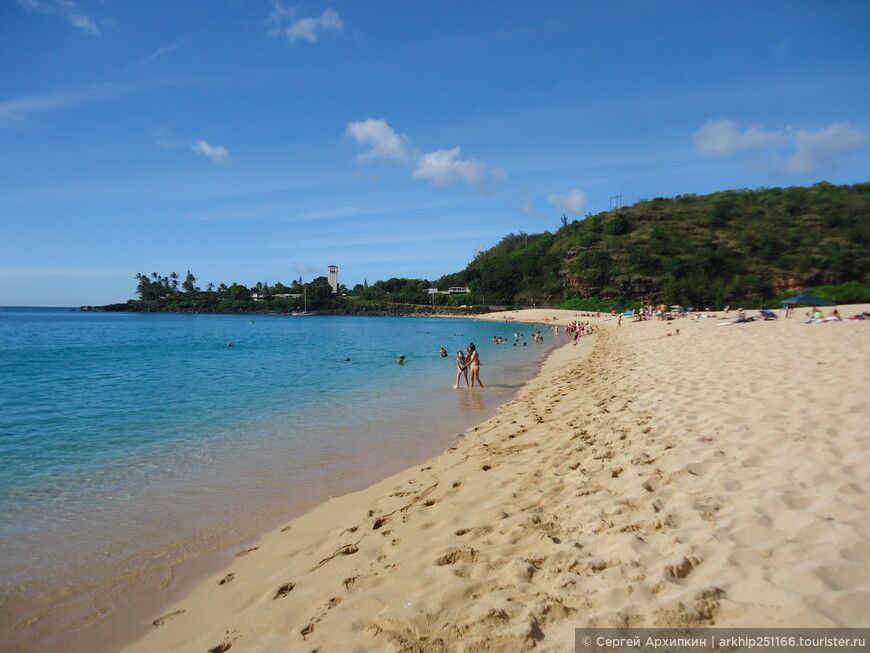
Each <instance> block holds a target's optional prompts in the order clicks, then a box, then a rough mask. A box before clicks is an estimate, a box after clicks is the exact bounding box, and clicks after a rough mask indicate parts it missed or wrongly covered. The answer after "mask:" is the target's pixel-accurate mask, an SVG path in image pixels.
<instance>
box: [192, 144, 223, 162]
mask: <svg viewBox="0 0 870 653" xmlns="http://www.w3.org/2000/svg"><path fill="white" fill-rule="evenodd" d="M191 149H192V150H193V151H194V152H197V153H199V154H204V155H205V156H207V157H208V158H209V159H211V160H212V161H214V162H215V163H229V162H230V161H231V159H230V153H229V152H228V151H227V148H225V147H224V146H223V145H212V144H211V143H209V142H207V141H197V142H196V143H194V144H193V145H192V146H191Z"/></svg>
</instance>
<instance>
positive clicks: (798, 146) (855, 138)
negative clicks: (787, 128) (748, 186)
mask: <svg viewBox="0 0 870 653" xmlns="http://www.w3.org/2000/svg"><path fill="white" fill-rule="evenodd" d="M867 145H870V133H868V132H863V131H860V130H858V129H854V128H853V127H852V126H851V125H849V124H848V123H836V124H833V125H830V126H829V127H822V128H821V129H817V130H816V131H807V130H804V129H801V130H798V132H797V133H796V134H795V152H794V154H793V155H792V156H791V157H790V158H789V159H788V161H786V164H785V166H784V168H783V171H784V172H791V173H795V174H799V175H804V174H810V173H812V172H815V171H816V170H818V169H819V168H821V167H823V166H825V165H827V164H829V163H830V161H831V158H832V157H833V156H834V155H835V154H837V153H839V152H846V151H848V150H857V149H860V148H862V147H866V146H867Z"/></svg>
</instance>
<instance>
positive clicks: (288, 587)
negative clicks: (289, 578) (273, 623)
mask: <svg viewBox="0 0 870 653" xmlns="http://www.w3.org/2000/svg"><path fill="white" fill-rule="evenodd" d="M294 587H296V584H295V583H284V584H283V585H281V587H279V588H278V591H277V592H276V593H275V596H273V597H272V600H273V601H274V600H275V599H282V598H284V597H285V596H287V595H288V594H289V593H290V592H292V591H293V588H294Z"/></svg>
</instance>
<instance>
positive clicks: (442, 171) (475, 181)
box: [345, 118, 507, 191]
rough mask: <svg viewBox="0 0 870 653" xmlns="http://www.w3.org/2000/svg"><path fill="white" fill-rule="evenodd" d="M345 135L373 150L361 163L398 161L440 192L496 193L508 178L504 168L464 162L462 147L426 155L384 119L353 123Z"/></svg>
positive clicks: (359, 155)
mask: <svg viewBox="0 0 870 653" xmlns="http://www.w3.org/2000/svg"><path fill="white" fill-rule="evenodd" d="M345 135H346V136H349V137H351V138H353V139H354V140H355V141H356V142H357V143H359V144H360V145H366V146H368V147H369V148H370V149H369V150H368V151H366V152H361V153H360V154H357V156H356V158H357V161H366V160H368V159H384V160H391V161H398V162H400V163H404V164H406V165H407V166H409V167H410V168H411V171H412V172H411V173H412V175H413V176H414V177H417V178H419V179H428V180H429V181H430V182H431V183H432V184H434V185H435V186H438V187H440V188H446V187H448V186H453V185H455V184H458V183H465V184H468V185H469V186H471V187H473V188H476V189H478V190H482V191H485V190H492V189H494V188H497V187H498V186H499V185H501V183H502V182H503V181H504V180H505V179H506V178H507V173H506V172H505V171H504V169H503V168H500V167H498V166H494V165H491V164H489V163H487V162H486V161H482V160H469V159H460V158H459V153H460V148H459V146H456V147H454V148H453V149H451V150H434V151H432V152H426V153H423V152H421V151H420V150H418V149H417V148H415V147H414V146H413V145H411V139H409V138H408V137H407V136H405V135H403V134H399V133H397V132H396V131H395V130H394V129H393V128H392V127H390V126H389V124H387V121H386V120H383V119H378V120H376V119H373V118H369V119H368V120H364V121H362V122H352V123H350V124H349V125H348V127H347V130H346V132H345Z"/></svg>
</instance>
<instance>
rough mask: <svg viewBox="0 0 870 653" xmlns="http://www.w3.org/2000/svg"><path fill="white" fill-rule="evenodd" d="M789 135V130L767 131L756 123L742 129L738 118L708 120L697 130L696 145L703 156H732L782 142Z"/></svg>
mask: <svg viewBox="0 0 870 653" xmlns="http://www.w3.org/2000/svg"><path fill="white" fill-rule="evenodd" d="M788 136H789V135H788V132H787V131H775V132H766V131H764V130H762V129H761V128H759V127H757V126H754V125H753V126H752V127H748V128H746V129H744V130H741V129H740V125H739V123H738V122H737V121H736V120H715V121H714V120H708V121H707V124H706V125H704V126H703V127H701V128H700V129H699V130H698V131H696V132H695V146H696V147H697V148H698V152H699V153H700V154H701V155H702V156H710V157H720V156H730V155H731V154H735V153H737V152H743V151H745V150H752V149H756V148H759V147H767V146H768V145H776V144H779V143H782V142H784V141H785V140H786V139H787V138H788Z"/></svg>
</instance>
